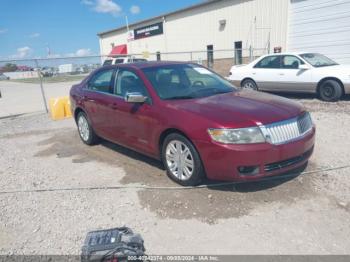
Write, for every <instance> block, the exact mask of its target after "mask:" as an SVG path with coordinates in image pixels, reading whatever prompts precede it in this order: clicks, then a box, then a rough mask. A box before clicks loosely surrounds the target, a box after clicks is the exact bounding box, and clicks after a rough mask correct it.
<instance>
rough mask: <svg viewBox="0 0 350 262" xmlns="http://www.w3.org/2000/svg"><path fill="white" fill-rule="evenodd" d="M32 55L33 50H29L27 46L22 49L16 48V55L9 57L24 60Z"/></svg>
mask: <svg viewBox="0 0 350 262" xmlns="http://www.w3.org/2000/svg"><path fill="white" fill-rule="evenodd" d="M32 53H33V49H31V48H30V47H29V46H24V47H20V48H17V53H16V54H14V55H12V56H10V57H11V58H17V59H21V58H26V57H28V56H30V55H31V54H32Z"/></svg>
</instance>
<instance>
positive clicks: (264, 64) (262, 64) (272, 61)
mask: <svg viewBox="0 0 350 262" xmlns="http://www.w3.org/2000/svg"><path fill="white" fill-rule="evenodd" d="M254 68H281V56H279V55H278V56H276V55H274V56H268V57H265V58H263V59H262V60H260V61H259V62H258V63H257V64H256V65H255V66H254Z"/></svg>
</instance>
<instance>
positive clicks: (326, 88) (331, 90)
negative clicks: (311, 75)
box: [318, 80, 343, 102]
mask: <svg viewBox="0 0 350 262" xmlns="http://www.w3.org/2000/svg"><path fill="white" fill-rule="evenodd" d="M318 95H319V96H320V98H321V99H322V100H323V101H326V102H335V101H338V100H339V99H340V98H341V96H342V95H343V89H342V86H341V85H340V84H339V82H338V81H335V80H326V81H324V82H323V83H321V85H320V87H319V89H318Z"/></svg>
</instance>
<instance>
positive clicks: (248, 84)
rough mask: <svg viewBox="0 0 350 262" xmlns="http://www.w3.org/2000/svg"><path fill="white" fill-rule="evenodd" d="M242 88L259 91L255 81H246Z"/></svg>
mask: <svg viewBox="0 0 350 262" xmlns="http://www.w3.org/2000/svg"><path fill="white" fill-rule="evenodd" d="M241 87H242V88H243V89H250V90H255V91H257V90H258V86H257V85H256V83H255V82H254V80H252V79H246V80H244V81H243V82H242V84H241Z"/></svg>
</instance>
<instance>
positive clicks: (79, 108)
mask: <svg viewBox="0 0 350 262" xmlns="http://www.w3.org/2000/svg"><path fill="white" fill-rule="evenodd" d="M80 112H84V113H85V114H86V112H85V111H84V110H83V109H82V108H81V107H77V108H75V110H74V120H75V122H76V121H77V117H78V114H79V113H80Z"/></svg>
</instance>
